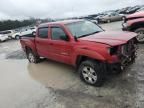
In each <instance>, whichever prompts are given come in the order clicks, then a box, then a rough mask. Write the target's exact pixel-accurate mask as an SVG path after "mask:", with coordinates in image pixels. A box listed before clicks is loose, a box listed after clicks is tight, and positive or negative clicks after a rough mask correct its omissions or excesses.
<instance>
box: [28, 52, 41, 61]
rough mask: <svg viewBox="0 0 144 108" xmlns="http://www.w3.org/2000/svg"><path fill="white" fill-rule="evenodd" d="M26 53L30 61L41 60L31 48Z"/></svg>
mask: <svg viewBox="0 0 144 108" xmlns="http://www.w3.org/2000/svg"><path fill="white" fill-rule="evenodd" d="M26 55H27V59H28V60H29V62H30V63H38V62H39V60H40V58H39V57H38V56H36V55H35V54H34V53H33V52H32V51H31V50H29V51H27V53H26Z"/></svg>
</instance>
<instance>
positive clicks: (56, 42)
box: [49, 26, 73, 64]
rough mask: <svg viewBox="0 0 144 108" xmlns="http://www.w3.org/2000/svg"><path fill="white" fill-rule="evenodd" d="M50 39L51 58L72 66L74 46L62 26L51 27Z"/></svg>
mask: <svg viewBox="0 0 144 108" xmlns="http://www.w3.org/2000/svg"><path fill="white" fill-rule="evenodd" d="M50 38H51V42H50V47H49V51H50V52H51V55H50V56H51V58H52V59H53V60H56V61H60V62H63V63H67V64H70V62H71V54H72V53H71V52H72V48H73V45H72V43H71V39H70V37H69V36H68V34H67V33H66V30H65V29H64V28H63V27H62V26H51V27H50Z"/></svg>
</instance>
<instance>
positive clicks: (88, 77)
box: [78, 60, 105, 87]
mask: <svg viewBox="0 0 144 108" xmlns="http://www.w3.org/2000/svg"><path fill="white" fill-rule="evenodd" d="M78 72H79V74H80V78H81V80H82V81H84V82H85V83H87V84H90V85H94V86H97V87H99V86H101V85H102V84H103V81H104V78H105V69H104V68H103V67H102V64H101V63H97V62H96V61H94V60H86V61H83V62H82V63H81V65H80V66H79V69H78Z"/></svg>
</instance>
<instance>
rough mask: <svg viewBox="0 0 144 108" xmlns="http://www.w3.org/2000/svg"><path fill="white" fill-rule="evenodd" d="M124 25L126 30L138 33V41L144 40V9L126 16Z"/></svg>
mask: <svg viewBox="0 0 144 108" xmlns="http://www.w3.org/2000/svg"><path fill="white" fill-rule="evenodd" d="M122 26H123V28H122V29H123V30H124V31H132V32H136V33H138V36H137V37H136V39H137V41H138V42H144V11H141V12H137V13H134V14H131V15H128V16H126V17H125V19H124V22H123V23H122Z"/></svg>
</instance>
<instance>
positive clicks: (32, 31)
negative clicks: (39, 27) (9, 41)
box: [12, 27, 36, 39]
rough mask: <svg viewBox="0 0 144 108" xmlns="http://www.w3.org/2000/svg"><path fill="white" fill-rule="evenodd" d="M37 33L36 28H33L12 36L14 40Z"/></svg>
mask: <svg viewBox="0 0 144 108" xmlns="http://www.w3.org/2000/svg"><path fill="white" fill-rule="evenodd" d="M35 33H36V27H31V28H28V29H24V30H22V31H20V32H17V33H15V34H13V35H12V38H14V39H19V38H20V37H21V36H28V35H32V34H35Z"/></svg>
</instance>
